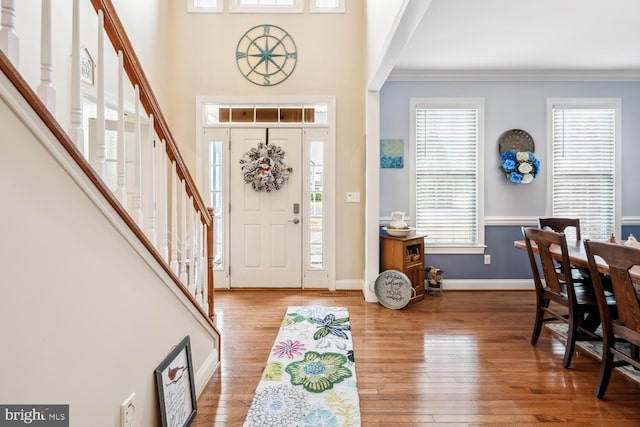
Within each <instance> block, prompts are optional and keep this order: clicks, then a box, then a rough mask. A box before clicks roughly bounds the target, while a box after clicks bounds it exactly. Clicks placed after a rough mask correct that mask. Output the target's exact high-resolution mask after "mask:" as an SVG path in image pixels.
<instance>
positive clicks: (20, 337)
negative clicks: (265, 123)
mask: <svg viewBox="0 0 640 427" xmlns="http://www.w3.org/2000/svg"><path fill="white" fill-rule="evenodd" d="M54 4H55V9H54V8H53V7H52V6H53V5H54ZM66 8H68V10H65V9H66ZM64 22H69V23H70V24H71V25H69V26H68V28H66V26H65V25H64ZM25 23H26V24H28V25H22V26H21V24H25ZM36 23H39V27H40V33H41V34H40V35H41V37H40V40H39V43H36V44H37V45H36V46H32V45H31V44H33V41H34V37H32V36H30V37H27V35H31V33H34V32H35V33H37V31H34V30H35V29H37V26H36ZM0 24H1V27H0V70H1V71H2V73H0V123H2V132H0V141H1V142H0V147H1V148H2V150H3V154H2V156H1V157H2V158H3V160H2V161H1V163H0V180H1V181H2V184H0V194H1V195H2V197H3V199H4V200H3V202H4V206H5V208H3V210H4V211H5V213H4V214H3V215H2V216H3V218H2V221H0V222H1V223H2V226H1V227H2V228H0V233H1V234H2V236H3V238H2V242H3V243H2V244H1V245H0V249H1V252H0V255H1V256H2V257H3V260H5V261H9V262H8V265H7V266H6V268H4V273H5V278H7V279H9V280H8V281H7V282H5V283H10V284H11V285H10V286H6V285H5V284H3V287H2V288H0V290H1V294H0V299H2V300H4V301H12V302H13V303H12V306H13V307H12V308H11V309H9V310H4V311H3V313H2V314H1V315H0V323H2V324H5V325H14V326H13V327H12V328H11V330H10V331H7V333H6V334H5V331H4V330H3V334H2V335H3V337H5V338H6V339H13V341H12V342H14V345H15V347H14V351H13V352H12V353H14V354H12V355H3V356H1V358H0V363H1V364H2V365H3V366H14V370H15V371H16V373H15V377H12V375H9V377H8V378H5V379H4V380H3V383H5V384H8V385H9V386H8V387H2V389H3V390H2V391H0V401H2V402H5V403H12V402H14V403H24V402H39V403H51V404H54V403H68V404H70V407H71V413H70V418H71V419H72V420H73V421H71V423H72V424H73V425H98V424H99V425H112V424H113V425H119V423H118V421H119V411H120V404H121V403H122V402H123V401H124V400H125V399H126V398H127V397H128V396H129V395H130V394H131V393H135V394H136V404H137V410H136V414H137V416H138V417H139V418H138V419H137V420H136V425H138V426H145V425H149V426H154V425H158V424H159V418H158V417H159V409H158V402H157V394H156V388H155V384H154V380H153V371H154V369H155V367H157V365H159V364H160V362H162V360H163V359H164V357H165V356H166V354H168V353H169V352H170V351H171V349H172V346H174V345H176V344H178V343H179V342H180V341H181V339H182V338H184V336H186V335H189V336H190V338H191V350H192V352H193V365H194V366H193V371H194V376H195V379H194V381H195V388H196V391H197V392H199V391H200V390H201V389H202V388H203V387H204V385H205V384H206V383H207V381H209V380H210V378H211V376H212V375H213V374H214V372H215V371H216V370H217V369H218V366H219V361H220V334H219V332H218V330H217V329H216V327H215V320H216V319H215V316H214V310H213V271H212V268H213V265H212V263H213V246H212V244H213V233H212V230H213V227H212V210H211V209H209V208H207V207H206V205H205V202H204V201H203V198H202V196H201V195H200V194H199V192H198V190H197V188H196V185H195V182H194V180H193V178H192V176H191V174H190V172H189V170H188V169H187V167H186V164H185V162H184V160H183V158H182V156H181V155H180V152H179V150H178V148H177V147H178V145H177V142H176V141H175V140H174V138H173V136H172V134H171V132H170V129H169V126H168V124H167V121H166V119H165V117H164V116H163V114H162V111H161V109H160V107H159V104H158V101H157V99H156V97H155V95H154V93H153V91H152V89H151V86H150V84H149V82H148V80H147V78H146V76H145V73H144V71H143V69H142V66H141V64H140V61H139V60H138V57H137V56H136V54H135V52H134V50H133V47H132V45H131V42H130V40H129V38H128V36H127V34H126V32H125V30H124V28H123V26H122V23H121V22H120V20H119V18H118V15H117V14H116V11H115V8H114V6H113V5H112V4H111V1H109V0H91V1H89V0H73V1H72V2H64V3H59V2H54V1H53V0H39V1H36V0H29V1H22V0H21V1H19V2H17V1H14V0H2V2H1V8H0ZM93 24H95V25H93ZM61 27H64V28H61ZM54 29H55V31H54ZM34 52H39V55H37V56H39V58H40V60H39V64H37V65H36V69H35V70H34V69H33V68H34V67H33V65H34V61H33V58H34V57H35V56H34V55H33V53H34ZM69 58H70V59H69ZM54 66H56V67H59V68H54ZM67 71H68V72H67ZM38 74H39V79H35V78H34V77H35V76H36V75H38ZM54 76H55V77H56V79H54ZM34 336H37V337H40V340H41V341H40V342H39V345H37V346H35V347H32V346H33V343H32V338H33V337H34ZM43 336H44V337H48V339H47V338H42V337H43ZM58 336H59V337H60V339H59V340H58V339H56V337H58ZM42 340H44V342H43V341H42ZM65 363H66V364H69V363H73V366H74V370H75V374H74V378H77V380H74V381H72V382H71V381H65V380H64V378H62V377H60V373H59V370H60V366H63V365H65ZM107 365H108V367H109V370H108V372H105V370H104V369H105V367H106V366H107ZM116 366H117V367H118V370H117V372H113V371H111V369H112V368H113V367H116ZM61 380H62V381H61ZM12 381H13V382H15V384H12ZM105 381H107V382H109V385H108V386H105ZM74 383H75V384H74ZM14 385H15V387H14ZM10 390H11V391H10ZM16 390H24V391H18V392H16ZM96 417H97V418H96ZM96 419H99V420H101V421H100V422H99V423H98V424H95V421H96ZM105 420H106V421H105ZM102 421H105V422H104V423H103V422H102Z"/></svg>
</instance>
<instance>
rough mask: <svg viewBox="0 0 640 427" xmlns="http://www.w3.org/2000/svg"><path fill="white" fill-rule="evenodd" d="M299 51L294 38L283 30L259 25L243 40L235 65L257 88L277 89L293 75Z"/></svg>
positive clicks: (268, 25) (237, 50)
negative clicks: (276, 87) (277, 86)
mask: <svg viewBox="0 0 640 427" xmlns="http://www.w3.org/2000/svg"><path fill="white" fill-rule="evenodd" d="M297 61H298V51H297V49H296V44H295V42H294V41H293V38H292V37H291V36H290V35H289V33H287V32H286V31H285V30H283V29H282V28H280V27H277V26H275V25H270V24H263V25H257V26H255V27H253V28H251V29H250V30H249V31H247V32H246V33H244V35H243V36H242V37H240V41H239V42H238V46H237V47H236V63H237V64H238V69H239V70H240V72H241V73H242V75H243V76H244V77H245V78H246V79H247V80H249V81H250V82H251V83H254V84H257V85H258V86H275V85H277V84H279V83H282V82H283V81H285V80H286V79H287V78H288V77H289V76H290V75H291V73H293V70H294V68H295V67H296V62H297Z"/></svg>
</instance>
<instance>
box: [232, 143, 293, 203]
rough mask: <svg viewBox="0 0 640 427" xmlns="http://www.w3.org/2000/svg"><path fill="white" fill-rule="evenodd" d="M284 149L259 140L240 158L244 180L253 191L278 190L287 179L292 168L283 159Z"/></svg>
mask: <svg viewBox="0 0 640 427" xmlns="http://www.w3.org/2000/svg"><path fill="white" fill-rule="evenodd" d="M284 156H285V153H284V150H282V148H281V147H280V146H278V145H274V144H265V143H264V142H259V143H258V146H257V147H254V148H252V149H250V150H249V151H247V152H246V153H244V154H243V155H242V158H241V159H240V165H241V168H242V176H243V178H244V182H245V183H247V184H251V188H253V189H254V190H255V191H266V192H270V191H272V190H279V189H280V188H281V187H282V186H283V185H284V183H285V182H286V181H287V180H288V179H289V174H291V172H293V168H291V167H290V166H289V165H287V164H286V163H285V161H284Z"/></svg>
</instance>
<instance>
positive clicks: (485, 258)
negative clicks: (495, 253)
mask: <svg viewBox="0 0 640 427" xmlns="http://www.w3.org/2000/svg"><path fill="white" fill-rule="evenodd" d="M484 263H485V264H491V255H488V254H487V255H485V256H484Z"/></svg>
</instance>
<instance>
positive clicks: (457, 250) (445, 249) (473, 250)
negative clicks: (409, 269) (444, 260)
mask: <svg viewBox="0 0 640 427" xmlns="http://www.w3.org/2000/svg"><path fill="white" fill-rule="evenodd" d="M485 248H486V246H485V245H459V246H440V245H429V244H427V243H425V245H424V253H425V254H426V255H429V254H449V255H476V254H484V250H485Z"/></svg>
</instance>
